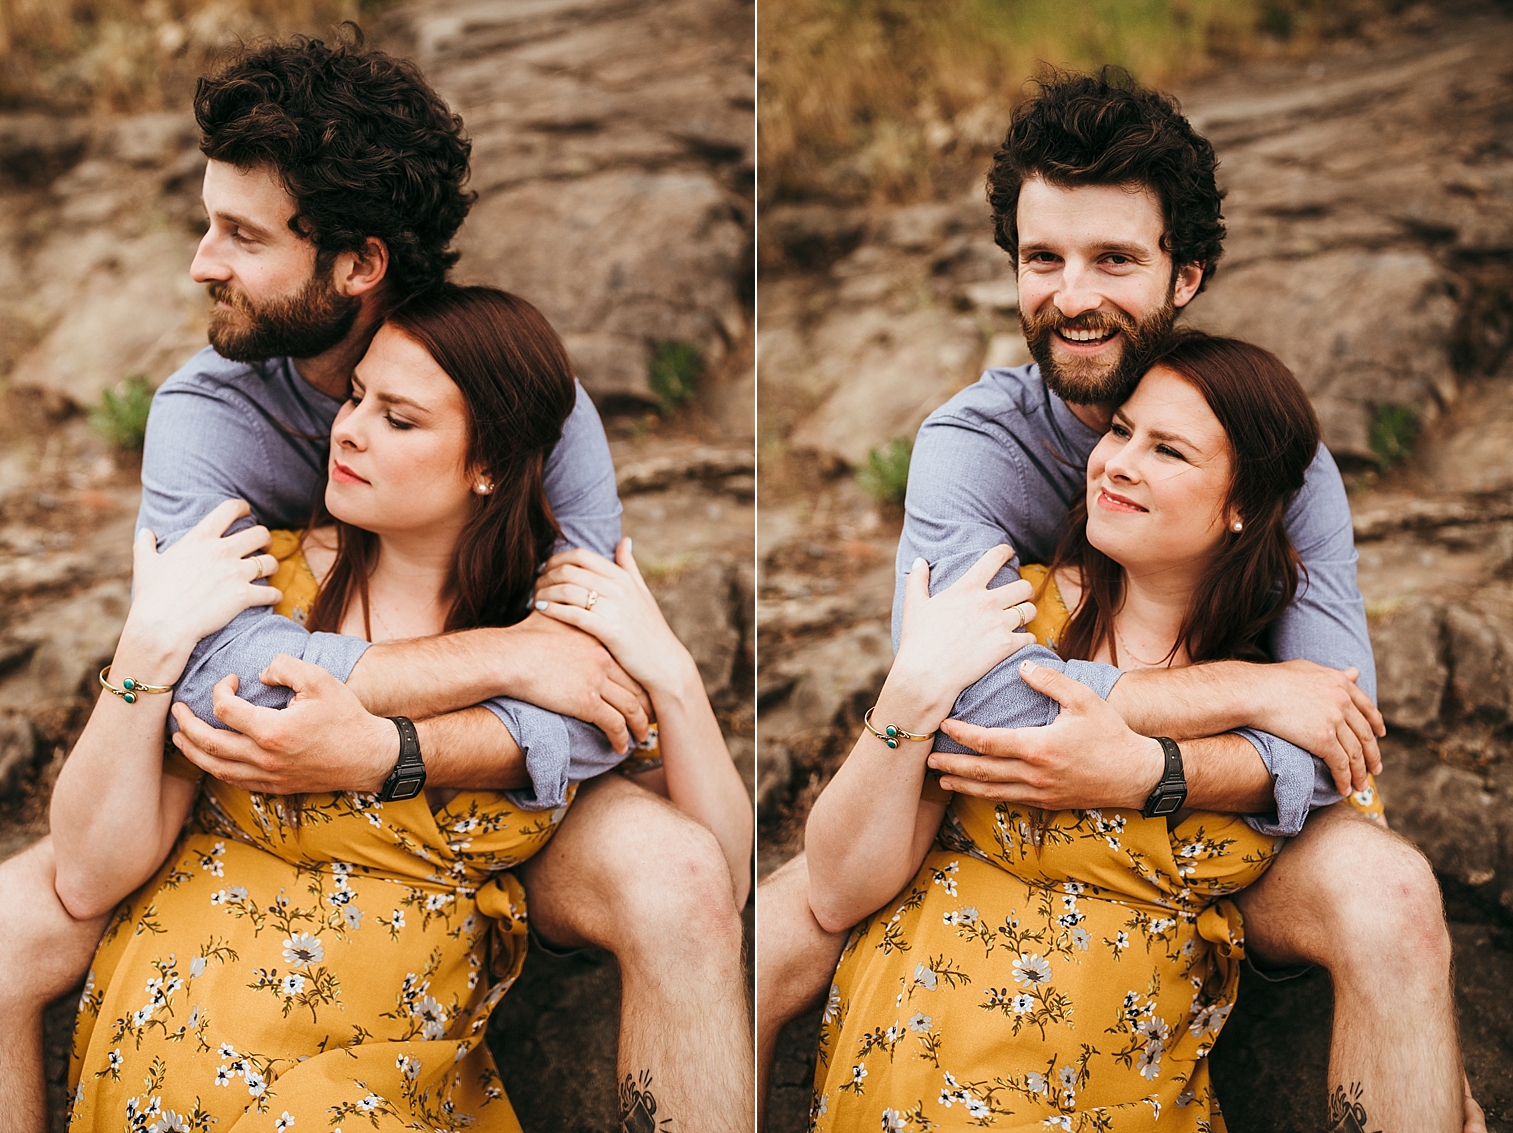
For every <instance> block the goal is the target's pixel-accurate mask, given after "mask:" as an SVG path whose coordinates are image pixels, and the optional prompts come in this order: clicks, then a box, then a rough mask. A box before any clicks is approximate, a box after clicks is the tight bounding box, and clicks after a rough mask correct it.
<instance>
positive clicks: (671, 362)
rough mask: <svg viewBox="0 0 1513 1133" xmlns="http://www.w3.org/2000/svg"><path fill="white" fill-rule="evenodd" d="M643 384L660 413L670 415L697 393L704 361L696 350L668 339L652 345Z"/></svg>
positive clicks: (688, 345)
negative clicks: (648, 387)
mask: <svg viewBox="0 0 1513 1133" xmlns="http://www.w3.org/2000/svg"><path fill="white" fill-rule="evenodd" d="M646 368H647V381H648V383H649V384H650V385H651V392H652V393H654V394H656V396H657V404H658V405H660V406H661V407H662V412H664V413H671V412H672V411H673V410H674V409H677V408H678V407H679V406H682V405H687V404H688V403H689V402H690V401H692V400H693V395H694V394H695V393H696V392H697V391H698V387H699V375H700V374H702V373H703V372H704V358H703V356H702V355H701V354H700V353H699V348H698V347H697V346H692V345H690V344H689V343H686V342H676V341H673V340H671V339H659V340H658V341H657V342H655V343H653V344H652V348H651V358H650V359H649V360H648V361H647V365H646Z"/></svg>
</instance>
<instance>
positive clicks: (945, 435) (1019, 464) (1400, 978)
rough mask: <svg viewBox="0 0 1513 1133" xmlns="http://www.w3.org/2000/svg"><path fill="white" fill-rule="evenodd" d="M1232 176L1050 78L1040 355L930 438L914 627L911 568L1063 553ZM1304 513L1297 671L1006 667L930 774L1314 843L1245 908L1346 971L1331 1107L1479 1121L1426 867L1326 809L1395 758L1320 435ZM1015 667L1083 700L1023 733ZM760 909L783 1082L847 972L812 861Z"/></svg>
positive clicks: (1116, 99)
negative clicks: (1176, 752) (786, 1057)
mask: <svg viewBox="0 0 1513 1133" xmlns="http://www.w3.org/2000/svg"><path fill="white" fill-rule="evenodd" d="M1215 164H1216V163H1215V160H1214V155H1213V150H1212V147H1211V146H1209V144H1208V143H1207V142H1206V141H1205V140H1204V139H1202V138H1201V137H1198V136H1197V135H1196V134H1194V133H1193V131H1192V129H1191V127H1190V126H1189V125H1188V123H1187V121H1186V120H1185V119H1183V118H1182V117H1181V115H1180V113H1179V112H1178V110H1177V108H1176V105H1175V104H1174V103H1173V102H1171V101H1170V100H1168V99H1166V98H1163V97H1162V96H1160V95H1157V94H1155V93H1153V92H1149V91H1144V90H1141V89H1139V88H1138V87H1136V86H1135V85H1134V84H1133V83H1132V82H1131V81H1129V79H1128V77H1127V76H1121V75H1118V74H1112V73H1106V74H1105V75H1104V76H1102V77H1098V78H1094V77H1086V76H1054V77H1053V78H1051V79H1050V80H1049V81H1047V82H1046V83H1045V84H1044V85H1043V86H1042V89H1041V91H1040V92H1039V95H1038V97H1036V98H1035V99H1033V100H1031V101H1029V102H1027V103H1025V104H1024V105H1022V106H1021V107H1019V108H1018V109H1017V110H1016V111H1015V114H1014V117H1013V124H1012V125H1011V127H1010V129H1009V133H1008V137H1007V139H1006V141H1005V143H1004V146H1003V148H1002V149H1001V150H1000V151H999V152H998V154H997V155H996V157H995V161H994V165H993V169H992V172H991V173H990V175H989V178H988V189H989V194H988V195H989V201H990V203H991V205H992V207H993V213H994V226H995V233H996V237H997V242H998V243H999V245H1000V246H1001V247H1002V248H1003V249H1004V250H1005V251H1006V252H1008V253H1009V255H1010V256H1011V257H1012V258H1013V259H1014V260H1015V262H1016V266H1017V268H1018V277H1019V296H1020V311H1021V319H1022V322H1023V325H1024V330H1025V336H1026V341H1027V343H1028V345H1029V347H1030V351H1031V354H1032V356H1033V357H1034V358H1035V360H1036V361H1035V364H1034V365H1030V366H1024V367H1019V368H1017V369H1014V370H990V371H988V372H987V373H986V374H984V375H983V377H982V379H981V380H980V381H979V382H978V383H977V384H976V385H974V386H972V387H970V388H969V389H967V390H965V391H963V392H962V393H961V394H958V395H957V396H956V397H955V398H953V399H952V400H951V401H949V402H947V403H946V405H944V406H942V407H941V408H940V409H939V410H937V411H936V412H935V413H934V414H932V415H931V417H930V418H929V419H928V420H927V421H926V422H925V424H924V426H923V427H922V428H921V429H920V433H919V437H918V441H917V442H916V446H915V449H914V457H913V463H912V466H911V469H910V477H909V492H908V499H907V503H906V516H905V522H904V530H903V535H902V537H901V539H900V541H899V549H898V588H897V591H896V595H895V603H894V633H895V641H896V637H897V632H898V626H899V620H900V615H901V610H902V602H903V594H904V578H905V576H906V575H907V573H908V570H909V564H911V563H913V562H914V561H915V559H916V557H920V558H923V559H925V560H926V561H928V562H929V564H930V568H931V569H930V583H931V588H932V590H938V589H939V588H942V587H944V586H948V585H949V584H950V583H951V582H953V581H954V580H955V579H956V578H958V577H960V575H961V574H962V573H963V572H964V571H965V570H966V569H967V568H968V567H969V566H970V565H971V564H972V563H973V562H975V561H976V560H977V558H978V557H979V556H980V555H981V553H982V552H983V551H985V550H987V549H988V548H989V547H992V546H994V545H996V544H1000V543H1008V544H1010V545H1011V546H1013V547H1015V548H1017V549H1018V551H1019V554H1020V555H1021V556H1023V557H1024V559H1025V561H1039V562H1049V561H1050V559H1051V556H1052V553H1053V551H1054V547H1055V540H1056V536H1057V529H1058V527H1059V525H1060V522H1061V520H1062V519H1063V518H1064V516H1065V514H1066V511H1067V509H1068V507H1069V506H1070V504H1071V502H1072V501H1073V500H1074V499H1076V498H1077V495H1078V494H1079V493H1081V492H1082V491H1083V485H1084V480H1085V466H1086V461H1087V457H1088V455H1089V453H1090V452H1091V450H1092V448H1093V446H1094V445H1095V444H1096V442H1097V440H1098V438H1099V436H1100V435H1101V434H1102V433H1103V432H1104V431H1106V430H1107V428H1108V426H1109V422H1110V418H1111V415H1112V412H1113V409H1114V408H1115V406H1116V405H1117V404H1118V403H1119V402H1120V401H1122V400H1123V399H1124V398H1125V397H1126V396H1127V395H1128V393H1129V392H1130V390H1131V389H1133V386H1134V383H1135V382H1136V381H1138V379H1139V376H1140V373H1141V371H1142V368H1143V366H1142V360H1141V359H1142V352H1143V349H1144V347H1145V346H1146V345H1147V344H1149V343H1151V342H1154V341H1156V340H1159V339H1160V338H1161V337H1162V336H1163V335H1164V334H1165V333H1166V332H1167V331H1168V330H1169V329H1170V328H1171V326H1172V323H1173V320H1174V319H1175V317H1176V312H1177V311H1178V310H1180V309H1181V308H1183V307H1185V306H1186V305H1187V304H1188V303H1189V302H1191V301H1192V299H1193V298H1194V297H1195V296H1196V295H1197V294H1198V293H1199V291H1201V290H1202V287H1203V285H1204V283H1205V281H1206V280H1207V279H1208V278H1209V276H1211V274H1212V272H1213V270H1214V265H1215V262H1216V261H1217V259H1218V257H1219V254H1220V251H1221V248H1222V241H1223V236H1224V228H1223V224H1222V220H1221V217H1220V211H1219V206H1220V200H1221V195H1220V194H1219V192H1218V190H1217V188H1216V186H1215V183H1214V166H1215ZM1287 521H1288V532H1289V535H1290V537H1291V538H1292V540H1293V543H1294V545H1295V546H1296V548H1297V550H1298V552H1299V554H1300V556H1301V557H1302V559H1303V562H1304V563H1305V565H1306V567H1307V582H1306V586H1305V587H1303V588H1300V595H1299V597H1298V599H1297V600H1296V601H1295V602H1294V603H1293V605H1292V606H1291V607H1290V608H1289V610H1288V611H1287V613H1286V615H1285V616H1284V618H1283V619H1282V621H1281V622H1280V623H1279V625H1278V628H1277V629H1276V631H1275V633H1274V634H1273V636H1272V640H1271V643H1270V644H1271V649H1272V652H1273V655H1274V656H1275V657H1276V658H1277V660H1278V661H1280V662H1285V663H1284V664H1275V665H1268V666H1257V665H1247V664H1241V663H1222V664H1213V665H1202V666H1194V667H1192V668H1188V669H1184V670H1180V671H1171V670H1165V669H1152V670H1144V671H1141V672H1138V673H1130V674H1121V673H1120V672H1119V671H1118V670H1115V669H1111V668H1110V667H1108V666H1105V665H1095V664H1090V663H1086V662H1068V663H1066V664H1065V665H1061V664H1059V663H1042V664H1039V665H1038V666H1036V667H1034V668H1032V669H1031V670H1029V671H1028V672H1023V673H1022V672H1021V670H1020V668H1019V666H1018V664H1017V663H1016V662H1012V661H1011V662H1006V663H1005V664H1003V665H1001V666H999V667H998V668H997V669H995V670H994V671H993V672H992V673H990V674H989V675H988V676H987V677H985V678H984V679H983V680H982V681H980V682H979V683H978V684H977V685H975V686H973V687H972V688H971V689H969V690H967V691H966V692H965V693H963V695H962V697H961V698H960V699H959V700H958V701H957V704H956V708H955V712H954V715H955V717H956V719H955V720H952V721H948V722H947V723H946V724H945V725H944V728H943V731H944V732H945V733H946V736H945V737H941V738H937V741H936V745H935V752H934V754H933V755H932V756H931V757H930V760H929V764H930V767H931V768H933V769H934V770H936V771H938V772H940V773H941V775H942V779H941V784H942V786H943V787H944V788H946V789H947V790H951V791H962V792H965V793H968V794H974V795H978V796H980V797H984V798H990V799H1002V800H1013V801H1018V802H1021V803H1028V804H1030V805H1034V806H1042V807H1047V808H1050V809H1064V808H1074V807H1075V808H1091V807H1098V806H1125V807H1131V806H1133V807H1136V808H1139V807H1141V806H1142V804H1147V805H1151V804H1154V806H1155V809H1154V811H1148V813H1169V811H1168V810H1164V809H1160V804H1161V803H1163V802H1169V801H1170V800H1172V799H1176V800H1177V803H1178V804H1179V805H1180V802H1181V799H1180V797H1179V794H1178V792H1180V791H1181V790H1184V789H1185V791H1186V801H1187V804H1188V805H1192V806H1197V807H1201V808H1205V809H1213V810H1224V811H1230V812H1235V813H1244V814H1247V815H1249V816H1251V817H1250V819H1249V820H1250V821H1251V824H1252V825H1253V826H1255V827H1256V828H1257V829H1259V830H1261V831H1263V832H1270V833H1275V834H1282V835H1296V837H1295V838H1294V839H1293V841H1292V843H1291V844H1290V845H1289V846H1288V847H1287V849H1286V850H1285V851H1284V852H1283V853H1282V854H1281V855H1280V857H1279V859H1278V860H1277V862H1276V864H1275V865H1274V866H1273V867H1272V869H1271V871H1270V872H1269V873H1268V874H1267V875H1266V876H1265V877H1264V878H1263V880H1262V881H1261V882H1259V883H1258V884H1257V885H1255V886H1253V887H1252V888H1251V889H1249V890H1247V891H1246V892H1244V893H1243V894H1241V895H1240V896H1239V898H1238V903H1239V904H1240V906H1241V908H1242V910H1243V912H1244V914H1245V918H1246V929H1247V933H1246V937H1247V946H1248V948H1249V952H1250V955H1251V956H1252V957H1254V958H1255V959H1257V960H1259V961H1262V962H1265V963H1267V964H1272V965H1279V964H1321V965H1323V966H1325V967H1326V968H1328V969H1329V971H1330V974H1331V976H1332V977H1333V979H1334V984H1335V989H1336V998H1335V1024H1334V1036H1333V1046H1332V1052H1331V1058H1330V1067H1329V1084H1330V1091H1331V1096H1332V1104H1334V1102H1335V1101H1336V1100H1338V1102H1339V1105H1340V1107H1341V1109H1340V1112H1341V1113H1342V1114H1343V1113H1344V1111H1345V1109H1349V1110H1350V1112H1351V1113H1352V1114H1354V1117H1355V1118H1356V1119H1358V1118H1359V1117H1360V1114H1361V1113H1362V1112H1364V1114H1365V1115H1366V1118H1367V1119H1368V1120H1369V1121H1370V1122H1371V1128H1378V1127H1381V1128H1386V1129H1415V1130H1420V1129H1422V1130H1443V1131H1446V1133H1448V1131H1450V1130H1454V1129H1460V1128H1461V1127H1462V1123H1463V1121H1465V1122H1466V1123H1467V1125H1468V1127H1470V1122H1471V1117H1470V1116H1469V1115H1468V1113H1467V1111H1468V1110H1472V1108H1473V1107H1474V1103H1470V1104H1469V1105H1466V1104H1463V1096H1462V1081H1463V1078H1462V1071H1461V1065H1460V1058H1459V1052H1458V1044H1457V1036H1456V1030H1455V1017H1454V1001H1453V996H1452V988H1451V985H1450V979H1449V968H1450V942H1449V936H1448V932H1447V930H1446V928H1445V925H1444V922H1443V912H1442V909H1441V904H1440V897H1439V891H1438V887H1437V886H1436V884H1435V881H1434V877H1433V874H1432V872H1431V870H1430V868H1429V866H1428V864H1427V862H1425V861H1424V859H1423V857H1422V855H1420V854H1419V853H1418V852H1417V851H1416V850H1415V849H1414V848H1413V847H1412V846H1410V845H1409V844H1408V843H1407V842H1406V841H1404V840H1403V839H1400V838H1398V837H1396V836H1395V835H1393V834H1391V833H1389V832H1387V831H1386V830H1385V829H1383V828H1381V827H1379V826H1377V825H1375V824H1373V823H1371V822H1369V821H1366V820H1365V819H1364V818H1362V817H1361V816H1360V815H1359V814H1358V813H1357V812H1354V811H1352V810H1351V809H1350V808H1348V807H1340V806H1332V805H1330V804H1333V803H1335V802H1336V801H1337V800H1338V799H1339V798H1340V795H1341V794H1342V793H1345V792H1347V791H1349V790H1350V789H1351V787H1352V786H1354V787H1356V788H1359V787H1360V786H1362V785H1363V784H1364V782H1365V771H1366V769H1368V768H1369V769H1370V770H1372V771H1376V770H1379V769H1380V758H1379V755H1378V753H1377V750H1376V735H1377V734H1379V733H1381V732H1382V728H1381V718H1380V715H1379V714H1378V713H1377V712H1376V710H1375V708H1374V706H1373V705H1372V703H1371V698H1370V694H1371V692H1372V691H1373V688H1374V684H1375V681H1374V669H1373V664H1372V658H1371V651H1370V642H1369V638H1368V636H1367V633H1366V624H1365V612H1364V605H1363V602H1362V600H1361V597H1360V594H1359V592H1358V590H1357V588H1356V585H1355V551H1354V546H1353V544H1352V538H1351V527H1350V511H1349V505H1348V502H1347V501H1346V499H1345V494H1344V489H1343V485H1342V484H1341V482H1340V478H1339V474H1338V472H1337V470H1336V469H1335V466H1334V464H1333V462H1332V460H1331V459H1330V457H1329V454H1328V452H1327V451H1325V450H1324V449H1323V448H1322V447H1321V448H1320V451H1319V454H1318V457H1317V459H1316V460H1315V462H1314V464H1313V466H1312V467H1311V468H1310V470H1309V474H1308V478H1307V483H1306V485H1305V487H1304V489H1303V491H1302V492H1301V493H1300V495H1299V497H1298V499H1297V500H1296V502H1295V503H1294V505H1293V506H1292V508H1291V509H1290V510H1289V513H1288V517H1287ZM1324 666H1327V668H1325V667H1324ZM1021 681H1023V682H1024V683H1025V684H1029V685H1030V686H1031V687H1032V688H1034V689H1035V690H1036V691H1038V692H1041V693H1044V694H1046V695H1048V696H1050V697H1052V698H1053V699H1054V700H1056V701H1058V702H1059V703H1060V704H1061V705H1062V706H1063V708H1062V711H1061V712H1060V714H1059V716H1058V717H1057V718H1056V719H1055V721H1054V723H1051V724H1050V725H1049V726H1042V727H1027V726H1025V725H1029V724H1034V723H1040V724H1043V723H1044V709H1043V708H1041V709H1040V715H1041V719H1040V720H1038V721H1037V720H1034V719H1033V718H1032V716H1031V715H1030V712H1031V710H1032V708H1033V706H1034V705H1035V704H1037V703H1038V704H1043V702H1041V701H1038V698H1033V697H1025V696H1024V695H1023V690H1022V688H1019V689H1018V690H1017V691H1016V686H1018V685H1019V682H1021ZM1079 682H1080V683H1079ZM1100 697H1104V698H1106V703H1105V702H1104V700H1102V699H1100ZM1114 713H1117V714H1118V715H1119V716H1122V717H1123V719H1124V721H1125V722H1127V723H1128V724H1129V726H1130V727H1131V728H1132V729H1133V730H1134V731H1136V732H1138V733H1141V734H1142V735H1144V736H1168V737H1174V738H1177V739H1180V740H1182V741H1183V742H1182V743H1181V744H1180V751H1181V754H1182V763H1183V764H1185V783H1183V782H1182V771H1183V768H1182V767H1178V768H1175V769H1170V768H1168V767H1167V766H1166V763H1165V761H1163V760H1162V759H1161V758H1159V757H1158V756H1155V755H1153V748H1154V745H1150V746H1149V747H1146V746H1142V747H1141V748H1139V749H1138V750H1130V751H1122V750H1118V749H1117V748H1116V747H1115V746H1114V745H1111V744H1110V743H1108V742H1106V740H1105V739H1104V738H1103V737H1105V736H1107V735H1109V734H1111V731H1112V729H1111V728H1110V727H1109V724H1110V721H1111V718H1112V716H1113V714H1114ZM1146 744H1149V741H1142V745H1146ZM972 751H976V752H980V753H982V754H981V755H973V754H967V753H969V752H972ZM1310 753H1312V756H1316V757H1319V758H1318V760H1315V759H1314V758H1312V756H1310ZM1316 768H1317V770H1316ZM1310 810H1312V811H1313V814H1312V817H1311V818H1310V817H1309V812H1310ZM1305 818H1308V822H1307V825H1306V826H1304V819H1305ZM1300 831H1301V833H1300ZM758 901H759V907H760V908H761V910H762V916H761V919H760V924H761V936H760V939H759V947H758V956H759V964H760V970H759V973H758V987H759V1003H760V1004H761V1012H760V1016H759V1039H758V1043H759V1051H760V1054H761V1073H762V1074H763V1075H764V1076H765V1073H766V1071H767V1066H768V1063H769V1061H770V1058H771V1054H772V1051H773V1049H774V1046H775V1043H776V1038H777V1032H778V1030H779V1029H780V1028H781V1026H782V1025H783V1023H785V1022H786V1021H787V1020H788V1019H790V1018H792V1017H793V1016H794V1015H796V1014H797V1013H798V1012H799V1011H801V1010H803V1009H804V1008H805V1007H806V1006H807V1005H808V1004H810V1003H812V1002H814V1001H815V999H816V998H817V997H818V996H819V995H820V994H821V993H822V992H823V990H824V989H825V988H826V987H827V986H828V984H829V972H830V971H831V970H833V967H834V963H835V959H836V957H837V955H838V954H839V950H840V946H841V943H842V938H841V937H838V936H832V935H829V934H827V933H825V932H824V930H823V929H822V928H821V926H820V925H819V923H818V922H817V921H815V919H814V917H813V915H812V914H811V913H810V911H809V909H808V907H807V875H806V873H805V871H804V868H803V863H802V859H799V860H797V861H795V862H793V863H790V864H789V865H787V866H785V867H783V869H781V870H779V871H778V872H777V873H775V874H773V876H772V877H771V878H769V879H768V880H767V881H766V882H765V883H764V884H763V886H762V888H761V890H760V892H759V897H758ZM764 1088H765V1085H764ZM1347 1098H1348V1099H1349V1101H1350V1103H1351V1104H1350V1105H1349V1106H1346V1105H1345V1099H1347ZM1340 1128H1352V1126H1349V1125H1348V1124H1347V1125H1342V1126H1340Z"/></svg>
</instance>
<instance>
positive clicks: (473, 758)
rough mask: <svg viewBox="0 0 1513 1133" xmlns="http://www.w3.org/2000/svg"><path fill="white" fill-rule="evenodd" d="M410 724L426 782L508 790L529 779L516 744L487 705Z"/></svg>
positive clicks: (476, 789)
mask: <svg viewBox="0 0 1513 1133" xmlns="http://www.w3.org/2000/svg"><path fill="white" fill-rule="evenodd" d="M415 730H416V732H417V733H418V734H419V736H420V750H421V753H422V755H423V756H424V758H425V761H426V785H427V786H429V787H454V788H460V789H463V790H473V791H507V790H519V789H521V788H524V787H529V786H530V785H531V777H530V775H529V774H528V773H527V771H526V766H525V756H524V754H523V753H522V752H521V750H520V745H519V744H517V743H516V742H515V737H514V736H512V735H510V731H509V729H508V728H506V727H505V726H504V723H503V721H501V720H500V719H499V717H498V716H496V715H495V714H494V713H493V712H490V711H489V710H488V709H487V708H483V707H474V708H464V709H462V710H461V711H459V712H448V713H446V714H444V715H441V716H432V717H429V718H427V719H422V720H416V721H415Z"/></svg>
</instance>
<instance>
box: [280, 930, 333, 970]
mask: <svg viewBox="0 0 1513 1133" xmlns="http://www.w3.org/2000/svg"><path fill="white" fill-rule="evenodd" d="M325 958H326V947H325V945H323V944H322V943H321V942H320V940H319V938H317V937H315V936H312V935H311V934H310V933H308V932H296V933H292V934H291V935H290V936H289V939H287V940H285V941H284V963H286V964H293V965H294V966H295V967H296V968H306V967H309V966H310V965H311V964H319V963H320V962H321V961H322V960H324V959H325Z"/></svg>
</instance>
